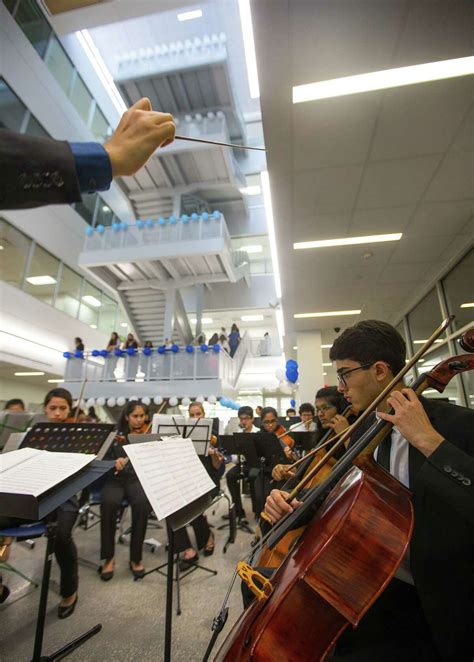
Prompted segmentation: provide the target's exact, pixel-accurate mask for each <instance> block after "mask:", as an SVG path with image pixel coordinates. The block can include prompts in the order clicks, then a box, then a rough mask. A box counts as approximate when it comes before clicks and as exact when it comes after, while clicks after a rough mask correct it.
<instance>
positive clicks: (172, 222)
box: [168, 216, 177, 225]
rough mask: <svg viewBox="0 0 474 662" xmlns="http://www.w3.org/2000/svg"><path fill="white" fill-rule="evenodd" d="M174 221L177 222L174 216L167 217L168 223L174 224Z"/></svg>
mask: <svg viewBox="0 0 474 662" xmlns="http://www.w3.org/2000/svg"><path fill="white" fill-rule="evenodd" d="M176 222H177V221H176V216H170V217H169V219H168V223H169V224H170V225H176Z"/></svg>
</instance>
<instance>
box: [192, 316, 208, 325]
mask: <svg viewBox="0 0 474 662" xmlns="http://www.w3.org/2000/svg"><path fill="white" fill-rule="evenodd" d="M189 321H190V322H191V324H197V319H196V318H194V319H191V320H189ZM212 321H213V320H212V317H201V324H212Z"/></svg>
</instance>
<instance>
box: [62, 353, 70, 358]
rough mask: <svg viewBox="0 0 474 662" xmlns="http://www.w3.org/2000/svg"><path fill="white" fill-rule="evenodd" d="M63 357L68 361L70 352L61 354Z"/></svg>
mask: <svg viewBox="0 0 474 662" xmlns="http://www.w3.org/2000/svg"><path fill="white" fill-rule="evenodd" d="M63 356H64V358H65V359H70V358H71V352H63Z"/></svg>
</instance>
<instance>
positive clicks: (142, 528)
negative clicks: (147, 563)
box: [100, 475, 151, 563]
mask: <svg viewBox="0 0 474 662" xmlns="http://www.w3.org/2000/svg"><path fill="white" fill-rule="evenodd" d="M124 499H127V501H128V503H129V504H130V507H131V509H132V531H131V540H130V561H132V562H133V563H140V561H141V560H142V551H143V541H144V540H145V535H146V528H147V523H148V517H149V515H150V512H151V506H150V503H149V501H148V499H147V497H146V494H145V492H144V491H143V487H142V486H141V485H140V482H139V480H138V478H136V476H134V475H132V476H130V477H129V476H124V477H121V476H120V477H118V478H113V479H110V480H107V481H106V482H105V483H104V486H103V488H102V492H101V502H100V518H101V519H100V539H101V545H100V557H101V558H102V559H105V560H108V559H113V558H114V554H115V530H116V528H117V515H118V510H119V508H120V504H121V503H122V501H123V500H124Z"/></svg>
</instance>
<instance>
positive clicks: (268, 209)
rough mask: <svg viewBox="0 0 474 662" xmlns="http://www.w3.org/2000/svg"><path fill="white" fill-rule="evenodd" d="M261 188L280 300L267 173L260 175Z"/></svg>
mask: <svg viewBox="0 0 474 662" xmlns="http://www.w3.org/2000/svg"><path fill="white" fill-rule="evenodd" d="M260 177H261V180H262V188H263V199H264V201H265V214H266V217H267V230H268V239H269V241H270V252H271V255H272V267H273V279H274V281H275V292H276V295H277V298H278V299H281V280H280V268H279V266H278V251H277V243H276V236H275V222H274V220H273V206H272V192H271V189H270V178H269V176H268V171H267V170H264V171H263V172H261V173H260Z"/></svg>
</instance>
